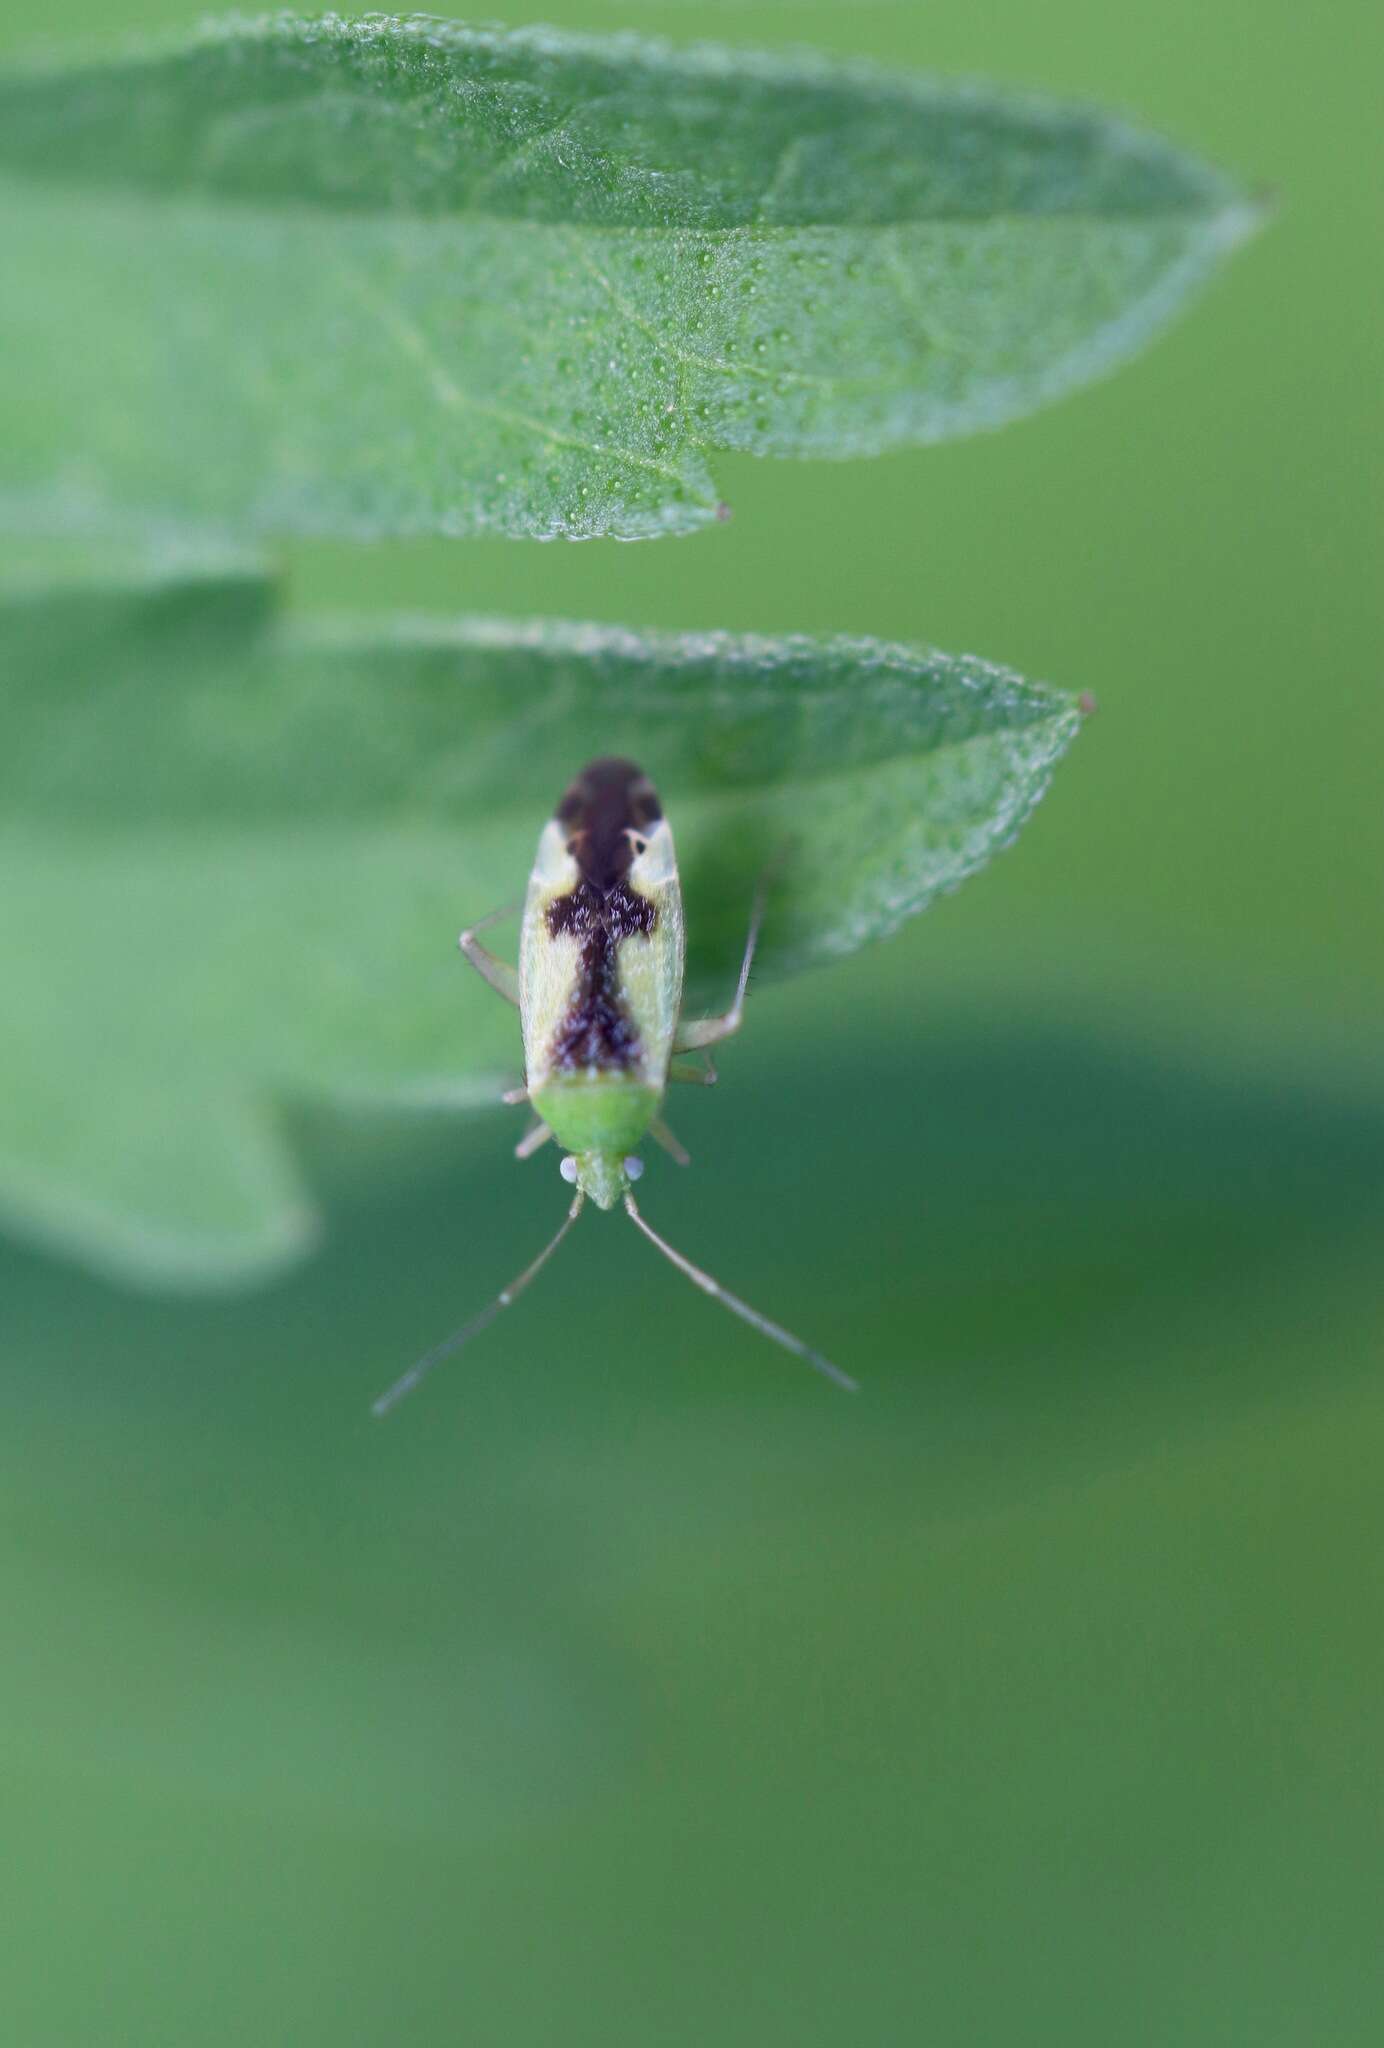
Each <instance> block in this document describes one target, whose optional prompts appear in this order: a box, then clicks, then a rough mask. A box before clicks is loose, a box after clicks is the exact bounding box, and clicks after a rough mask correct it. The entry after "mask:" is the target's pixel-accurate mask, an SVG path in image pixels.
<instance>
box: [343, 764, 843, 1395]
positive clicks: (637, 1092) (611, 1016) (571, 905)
mask: <svg viewBox="0 0 1384 2048" xmlns="http://www.w3.org/2000/svg"><path fill="white" fill-rule="evenodd" d="M762 909H763V892H762V890H761V892H760V895H759V897H757V899H756V903H755V909H754V914H753V916H752V918H751V921H750V929H749V934H748V936H747V938H746V942H745V953H744V958H743V960H742V962H741V967H740V979H739V983H738V985H737V987H736V992H735V1000H734V1002H733V1003H732V1004H731V1007H730V1008H729V1009H728V1010H727V1011H726V1012H725V1013H724V1015H722V1016H719V1017H708V1018H702V1019H699V1020H695V1021H683V1019H682V1017H681V1006H682V979H683V953H684V940H683V918H682V891H681V889H680V887H679V884H678V866H677V858H676V855H675V854H674V851H673V835H672V832H671V830H670V829H669V826H668V821H667V819H666V818H665V817H664V816H663V812H662V808H661V806H660V804H659V800H658V795H657V792H656V791H655V789H654V786H653V784H652V783H651V782H650V780H649V778H648V777H647V776H646V775H645V774H644V773H643V772H642V770H640V769H639V768H637V767H636V766H635V764H634V763H633V762H632V761H622V760H601V761H592V762H590V763H589V764H588V765H587V767H585V768H584V769H583V770H582V772H581V774H580V775H579V776H578V777H577V779H576V781H575V782H573V783H572V785H571V787H570V788H569V789H568V791H567V793H566V795H565V796H564V797H563V799H562V801H561V803H560V804H559V805H558V808H557V811H556V814H555V815H554V816H553V817H552V818H551V819H550V820H549V822H548V824H547V825H545V826H544V828H543V832H542V835H541V836H540V838H539V842H538V852H537V855H536V857H535V860H534V865H533V872H532V874H531V875H530V877H529V886H528V894H527V896H526V898H525V902H524V915H523V926H522V931H521V936H520V942H519V968H518V972H517V974H516V972H515V970H514V969H513V968H512V967H510V966H509V965H508V964H507V963H506V962H505V961H503V960H499V959H497V958H496V956H495V955H494V954H493V953H491V952H489V951H488V950H487V948H486V947H484V946H482V945H481V944H480V941H479V939H478V937H477V933H478V932H479V931H482V930H484V929H485V926H486V925H488V924H491V923H493V922H495V920H496V919H497V918H499V917H501V916H503V915H505V914H506V913H504V912H498V911H497V912H496V913H495V914H494V917H492V918H487V919H486V920H485V921H484V923H483V924H481V925H478V926H476V927H475V928H474V929H473V930H471V931H465V932H463V933H462V935H461V949H462V951H463V953H464V954H465V955H466V957H467V959H468V960H469V961H470V962H471V964H472V965H473V966H474V967H475V968H476V969H477V970H478V971H479V972H480V973H481V974H482V975H484V977H485V979H486V980H487V981H488V982H489V983H490V985H491V987H492V988H494V989H495V990H496V991H497V992H498V993H499V994H500V995H502V996H503V997H504V998H505V999H506V1001H508V1002H511V1003H514V1004H515V1005H517V1007H518V1009H519V1013H520V1019H521V1023H522V1026H523V1034H524V1066H525V1080H526V1086H525V1087H524V1088H523V1089H520V1090H518V1091H516V1093H515V1094H513V1095H511V1096H507V1097H506V1100H507V1101H527V1102H528V1103H529V1104H530V1105H531V1107H532V1108H533V1110H534V1112H535V1115H536V1118H537V1121H536V1122H535V1123H534V1125H533V1127H532V1129H531V1130H530V1131H529V1133H528V1135H527V1136H526V1137H525V1138H523V1139H522V1140H521V1141H520V1143H519V1145H518V1146H517V1147H516V1148H515V1149H516V1151H517V1152H518V1154H519V1156H520V1157H521V1158H527V1157H528V1156H529V1155H530V1154H531V1153H533V1152H536V1151H537V1150H538V1149H539V1147H540V1146H541V1145H543V1144H545V1143H546V1142H547V1141H548V1140H549V1139H550V1138H555V1139H556V1140H557V1142H558V1144H559V1145H560V1146H561V1147H562V1148H563V1151H564V1157H563V1160H562V1175H563V1178H564V1180H566V1181H568V1182H569V1183H572V1184H574V1185H575V1188H576V1193H575V1195H574V1196H573V1198H572V1202H571V1205H570V1207H569V1209H568V1211H567V1216H566V1219H565V1221H564V1222H563V1224H562V1227H561V1228H560V1229H559V1230H558V1232H557V1234H556V1236H555V1237H553V1238H552V1239H551V1240H550V1242H549V1243H548V1244H547V1245H546V1246H545V1247H544V1249H543V1250H542V1251H541V1252H540V1253H539V1255H538V1257H537V1258H536V1259H535V1260H534V1261H533V1263H532V1265H530V1266H528V1267H526V1268H525V1270H524V1271H523V1272H522V1273H521V1274H519V1276H518V1278H517V1279H515V1280H512V1281H511V1282H510V1284H509V1286H508V1287H507V1288H505V1290H504V1291H503V1293H501V1294H500V1295H498V1296H497V1297H496V1299H495V1300H494V1301H492V1302H491V1303H490V1305H489V1307H488V1308H485V1309H482V1311H481V1312H480V1314H479V1315H478V1316H475V1317H473V1318H472V1320H471V1321H470V1322H469V1323H465V1324H463V1325H462V1327H461V1328H460V1329H459V1330H456V1331H454V1332H453V1333H452V1335H451V1336H450V1337H448V1338H446V1339H445V1340H444V1341H443V1342H442V1343H441V1344H439V1345H437V1346H436V1347H435V1348H434V1349H433V1350H432V1351H430V1352H428V1353H427V1354H426V1355H425V1356H424V1357H423V1358H420V1359H419V1361H418V1363H417V1364H416V1365H414V1366H412V1367H411V1368H410V1370H409V1371H408V1372H406V1373H405V1374H404V1376H403V1378H402V1379H400V1380H399V1381H397V1382H396V1384H395V1385H394V1386H393V1387H391V1388H390V1389H389V1391H388V1392H387V1393H385V1394H382V1395H381V1396H380V1398H379V1400H378V1401H376V1403H375V1413H376V1414H377V1415H383V1414H386V1413H388V1411H389V1410H390V1409H391V1408H392V1407H393V1406H394V1405H395V1403H396V1402H398V1401H400V1400H401V1399H402V1398H403V1396H404V1395H405V1394H407V1393H410V1392H412V1390H413V1388H414V1387H416V1386H417V1385H418V1383H419V1381H420V1380H421V1379H423V1378H424V1377H425V1375H426V1374H427V1373H429V1372H430V1371H431V1370H432V1368H433V1366H435V1365H438V1364H440V1363H441V1361H442V1360H443V1359H444V1358H446V1357H448V1356H449V1355H450V1354H451V1353H452V1352H454V1351H457V1350H459V1349H460V1348H461V1346H462V1345H463V1344H465V1343H466V1342H467V1341H468V1340H469V1339H470V1338H471V1337H473V1336H475V1335H476V1334H477V1332H478V1331H480V1330H482V1329H484V1328H485V1326H486V1324H487V1323H490V1322H492V1321H493V1320H494V1318H495V1317H496V1316H497V1315H498V1314H499V1312H500V1310H501V1309H503V1308H508V1307H509V1305H510V1303H511V1302H512V1301H513V1300H514V1299H515V1297H516V1296H517V1295H518V1294H520V1293H521V1292H522V1291H523V1289H524V1288H525V1287H527V1285H528V1284H529V1282H530V1280H532V1279H533V1278H534V1276H535V1275H536V1274H537V1273H538V1272H539V1270H540V1269H541V1268H542V1267H543V1266H544V1265H545V1264H546V1263H547V1261H548V1259H549V1258H551V1256H552V1254H553V1253H554V1252H555V1251H556V1250H557V1247H558V1245H559V1244H560V1243H561V1242H562V1240H563V1238H564V1237H565V1236H566V1235H567V1233H568V1231H569V1230H570V1229H571V1227H572V1225H573V1224H574V1223H575V1222H576V1220H577V1218H578V1216H579V1215H580V1214H581V1211H582V1208H583V1206H584V1205H585V1203H586V1201H587V1199H588V1198H589V1199H590V1200H591V1201H593V1202H594V1203H595V1204H596V1206H597V1207H598V1208H601V1209H613V1208H615V1207H616V1206H617V1205H620V1204H623V1206H624V1208H625V1210H626V1212H627V1214H628V1215H629V1217H630V1220H631V1221H632V1222H633V1223H634V1224H635V1225H636V1227H637V1228H638V1229H639V1230H640V1231H641V1232H642V1233H643V1235H644V1236H645V1237H647V1238H648V1239H649V1241H650V1243H651V1244H653V1245H655V1246H656V1247H657V1248H658V1250H659V1251H661V1252H662V1253H663V1254H664V1256H665V1257H666V1258H668V1259H670V1260H671V1261H672V1263H673V1264H674V1265H675V1266H676V1267H678V1269H679V1271H681V1272H683V1273H685V1274H686V1275H687V1276H688V1278H689V1279H690V1280H692V1281H694V1282H695V1283H696V1285H697V1286H698V1287H700V1288H702V1289H703V1291H704V1292H705V1293H707V1294H710V1295H711V1296H713V1297H714V1298H715V1299H716V1300H718V1301H720V1302H722V1303H723V1304H724V1306H725V1307H726V1308H728V1309H730V1310H731V1311H732V1312H733V1313H734V1314H735V1315H738V1316H740V1317H741V1318H742V1319H743V1320H744V1321H745V1322H747V1323H750V1324H752V1325H753V1326H754V1328H755V1329H758V1330H761V1331H763V1333H764V1334H765V1336H767V1337H771V1338H772V1339H773V1340H774V1342H775V1343H778V1344H782V1345H783V1346H784V1347H785V1348H786V1349H787V1350H789V1351H792V1352H794V1353H796V1354H797V1356H799V1357H800V1358H804V1359H806V1360H807V1362H808V1363H809V1364H810V1365H813V1366H815V1367H816V1369H817V1370H818V1371H819V1372H822V1373H824V1374H825V1375H826V1376H827V1378H828V1379H832V1380H835V1381H836V1382H837V1384H838V1385H840V1386H844V1387H851V1388H853V1387H854V1385H855V1382H854V1380H852V1379H850V1378H849V1377H848V1376H847V1375H846V1374H845V1373H843V1372H842V1371H841V1370H840V1368H839V1367H838V1366H835V1365H833V1364H832V1363H831V1361H830V1360H829V1359H827V1358H824V1357H823V1356H822V1355H821V1353H820V1352H817V1351H813V1350H812V1349H811V1348H810V1347H809V1346H808V1345H806V1344H804V1343H803V1342H802V1341H801V1340H800V1339H799V1338H797V1337H794V1336H792V1335H791V1334H790V1333H789V1332H788V1331H787V1330H784V1329H781V1328H780V1326H779V1325H778V1324H777V1323H773V1322H770V1321H769V1319H768V1317H767V1316H762V1315H760V1314H759V1312H758V1310H756V1309H752V1308H750V1307H749V1305H748V1304H747V1303H745V1302H743V1301H741V1300H739V1298H738V1297H737V1296H735V1295H733V1294H731V1293H729V1292H728V1290H727V1289H725V1288H724V1287H722V1286H721V1285H720V1284H719V1282H717V1281H715V1280H713V1279H712V1278H711V1276H710V1274H709V1273H704V1272H702V1271H701V1269H700V1268H699V1267H697V1266H694V1265H693V1264H692V1262H691V1261H690V1260H689V1259H686V1258H684V1257H683V1255H682V1253H681V1252H677V1251H674V1249H673V1247H672V1246H671V1245H670V1244H668V1243H666V1242H665V1241H664V1239H663V1238H661V1237H660V1236H659V1235H658V1233H657V1232H656V1231H655V1230H654V1229H652V1227H651V1226H650V1225H649V1224H648V1223H647V1222H646V1221H645V1219H644V1217H643V1215H642V1214H641V1213H640V1210H639V1207H638V1205H637V1203H636V1202H635V1199H634V1194H633V1189H632V1184H633V1182H635V1181H636V1180H638V1178H639V1177H640V1175H641V1173H642V1172H643V1170H644V1169H643V1162H642V1161H641V1160H640V1159H639V1158H638V1156H637V1155H636V1153H635V1150H634V1148H635V1147H636V1146H637V1145H638V1144H639V1143H640V1142H641V1141H642V1140H643V1139H644V1138H645V1137H646V1136H652V1137H653V1138H654V1139H655V1140H656V1141H657V1142H658V1143H660V1144H661V1145H663V1146H664V1148H665V1149H666V1150H668V1151H670V1152H671V1153H672V1154H673V1156H674V1157H675V1158H677V1159H679V1160H680V1161H681V1162H682V1163H683V1164H685V1163H686V1160H687V1155H686V1153H684V1152H683V1150H682V1148H681V1146H680V1145H679V1144H678V1142H677V1140H676V1139H675V1138H674V1137H673V1135H672V1133H671V1131H669V1130H668V1128H667V1127H666V1125H665V1124H664V1123H663V1121H662V1118H661V1115H660V1110H661V1106H662V1101H663V1095H664V1090H665V1088H666V1087H667V1085H668V1083H669V1082H670V1081H693V1082H701V1083H703V1084H706V1083H708V1082H710V1081H714V1080H715V1078H716V1076H715V1073H714V1071H713V1070H712V1069H710V1068H704V1067H699V1066H688V1065H680V1064H679V1063H678V1057H677V1056H678V1055H682V1054H687V1053H691V1052H700V1051H705V1050H707V1049H708V1048H709V1047H711V1046H713V1045H715V1044H717V1043H718V1042H719V1041H720V1040H721V1039H723V1038H729V1037H730V1036H731V1034H732V1033H733V1032H735V1031H738V1030H739V1028H740V1024H741V1019H742V1016H743V1011H744V1002H745V989H746V986H747V984H748V982H749V978H750V966H751V962H752V961H753V958H754V949H755V942H756V940H757V938H758V935H759V924H760V918H761V915H762Z"/></svg>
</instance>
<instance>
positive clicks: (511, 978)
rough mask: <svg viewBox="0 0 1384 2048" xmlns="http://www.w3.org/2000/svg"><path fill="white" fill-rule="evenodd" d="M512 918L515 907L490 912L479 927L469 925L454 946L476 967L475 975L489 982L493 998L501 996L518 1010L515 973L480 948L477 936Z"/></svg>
mask: <svg viewBox="0 0 1384 2048" xmlns="http://www.w3.org/2000/svg"><path fill="white" fill-rule="evenodd" d="M513 915H514V905H513V904H512V903H507V904H506V905H505V907H504V909H503V910H492V911H491V913H490V915H489V917H483V918H482V919H481V921H480V923H479V924H473V925H470V926H468V928H467V929H466V930H465V931H464V932H463V933H462V934H461V937H460V938H459V939H458V940H457V944H458V945H459V946H460V947H461V950H462V952H463V953H464V954H465V955H466V958H467V959H468V960H469V961H470V963H471V965H472V966H473V967H474V968H475V970H476V972H477V974H479V975H481V976H482V977H483V978H484V979H485V980H486V981H488V982H489V983H490V986H491V987H492V988H493V989H494V991H495V993H496V995H500V996H503V997H504V999H505V1001H506V1002H507V1003H513V1005H514V1007H515V1009H516V1010H517V1009H518V1007H519V974H518V970H517V969H516V968H513V967H511V966H510V964H509V962H508V961H507V960H497V959H496V957H495V955H494V954H493V953H492V952H491V951H490V950H489V948H488V947H486V946H483V945H482V944H481V942H480V940H479V939H478V938H477V937H476V933H477V932H483V931H485V930H486V928H487V927H488V926H489V925H492V924H498V923H499V922H500V919H501V918H502V917H513Z"/></svg>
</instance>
